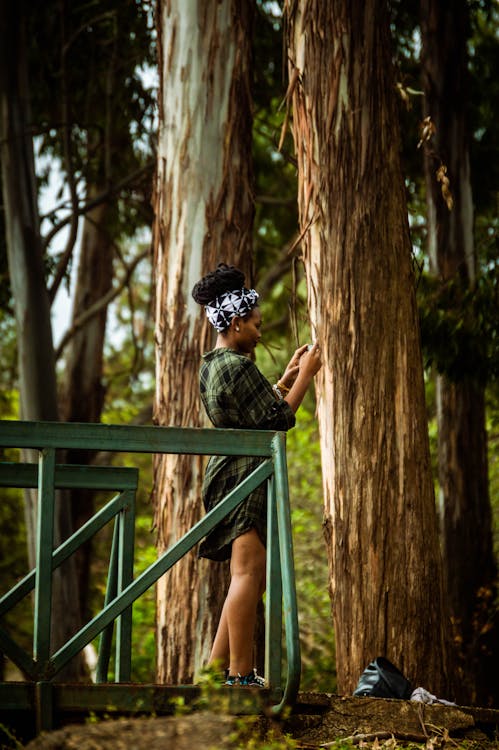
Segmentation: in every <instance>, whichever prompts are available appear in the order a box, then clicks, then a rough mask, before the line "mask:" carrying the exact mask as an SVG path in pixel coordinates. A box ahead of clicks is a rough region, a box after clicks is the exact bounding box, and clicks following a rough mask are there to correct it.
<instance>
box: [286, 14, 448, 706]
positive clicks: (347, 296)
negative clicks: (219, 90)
mask: <svg viewBox="0 0 499 750" xmlns="http://www.w3.org/2000/svg"><path fill="white" fill-rule="evenodd" d="M285 8H286V12H287V23H288V29H289V31H288V39H287V43H288V67H289V87H288V101H289V103H290V104H291V103H292V107H293V111H292V129H293V136H294V141H295V148H296V156H297V160H298V183H299V184H298V206H299V214H300V229H301V233H302V249H303V258H304V263H305V269H306V274H307V282H308V304H309V312H310V317H311V326H312V330H313V332H314V335H315V336H316V337H317V338H318V340H319V341H320V343H321V347H322V348H323V351H324V367H323V369H322V371H321V375H320V376H319V377H320V379H319V381H318V383H317V397H318V418H319V427H320V436H321V455H322V467H323V474H324V481H323V485H324V503H325V534H326V546H327V553H328V558H329V565H330V588H331V597H332V608H333V614H334V624H335V638H336V659H337V679H338V691H339V692H342V693H348V692H351V691H352V690H353V689H354V687H355V685H356V682H357V680H358V678H359V675H360V674H361V673H362V671H363V669H364V668H365V666H366V664H367V663H368V662H369V661H370V660H371V659H372V658H373V657H374V656H376V655H377V654H384V655H386V656H387V657H388V658H390V659H391V660H392V661H393V662H394V663H395V664H397V665H399V667H400V668H401V669H402V670H403V671H404V672H405V673H406V674H407V675H408V676H409V677H410V679H412V680H414V681H415V682H416V684H424V685H427V686H428V687H429V688H430V689H433V690H434V691H435V692H437V693H440V694H442V691H444V690H445V691H446V690H447V688H448V666H449V665H448V654H447V641H448V635H449V633H448V616H447V609H446V602H445V596H444V589H443V575H442V561H441V557H440V551H439V544H438V528H437V518H436V511H435V502H434V492H433V482H432V475H431V466H430V456H429V445H428V431H427V418H426V407H425V393H424V382H423V367H422V358H421V347H420V340H419V329H418V318H417V309H416V300H415V284H414V276H413V269H412V265H411V243H410V238H409V227H408V218H407V201H406V196H405V188H404V179H403V175H402V170H401V164H400V154H399V150H400V143H401V141H400V132H399V124H398V112H397V109H396V101H395V96H396V94H395V86H394V76H393V70H392V57H391V40H390V32H389V22H388V9H387V4H386V3H385V2H383V0H369V1H368V2H362V3H360V2H357V1H355V2H347V1H346V0H331V2H328V3H322V2H318V1H317V2H304V1H301V0H297V1H292V0H288V2H286V4H285Z"/></svg>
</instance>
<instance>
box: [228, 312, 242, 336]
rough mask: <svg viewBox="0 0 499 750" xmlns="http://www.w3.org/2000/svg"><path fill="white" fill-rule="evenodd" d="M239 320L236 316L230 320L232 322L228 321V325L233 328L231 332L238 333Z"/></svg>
mask: <svg viewBox="0 0 499 750" xmlns="http://www.w3.org/2000/svg"><path fill="white" fill-rule="evenodd" d="M240 320H241V318H239V317H238V316H237V315H236V317H235V318H232V320H231V321H230V325H231V327H232V328H233V330H234V331H235V332H236V333H239V321H240Z"/></svg>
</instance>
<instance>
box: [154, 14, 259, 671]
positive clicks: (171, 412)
mask: <svg viewBox="0 0 499 750" xmlns="http://www.w3.org/2000/svg"><path fill="white" fill-rule="evenodd" d="M252 12H253V10H252V3H251V2H249V0H244V2H242V3H241V2H236V0H222V2H217V0H209V1H208V2H206V1H203V2H201V0H199V1H198V2H191V3H187V4H186V3H184V2H182V1H181V0H174V2H160V3H158V9H157V28H158V49H159V67H160V97H159V105H160V107H159V108H160V132H159V141H158V164H157V179H156V191H155V215H156V219H155V227H154V274H155V288H156V301H155V304H156V311H155V343H156V393H155V407H154V410H155V416H154V418H155V421H156V423H158V424H161V425H169V424H170V425H176V426H191V427H196V426H205V425H206V422H205V416H204V413H202V411H201V403H200V399H199V394H198V369H199V365H200V359H201V354H202V353H203V352H205V351H207V350H208V349H210V348H211V346H212V344H213V338H212V332H211V330H209V326H208V323H207V321H206V319H205V318H204V316H203V315H202V313H201V311H200V308H199V306H198V305H197V304H196V303H195V302H194V300H193V299H192V297H191V294H190V293H191V289H192V287H193V285H194V284H195V282H196V281H197V280H198V279H199V278H200V277H201V276H202V275H203V274H204V273H206V272H207V271H208V270H211V269H212V268H214V267H215V265H216V264H217V263H218V262H220V261H226V262H232V263H234V264H236V265H238V266H239V267H241V268H242V269H243V270H245V271H246V272H247V278H248V281H251V265H250V264H251V260H250V259H251V233H252V222H253V214H254V207H253V194H252V170H251V162H250V156H251V98H250V81H251V49H250V38H251V37H250V30H251V26H252ZM203 467H204V459H203V458H201V457H189V456H164V457H161V456H158V457H156V459H155V465H154V504H155V522H156V528H157V531H158V554H161V553H162V552H163V551H164V550H165V549H166V548H167V547H168V546H169V545H170V544H171V543H172V542H173V541H175V539H177V538H178V537H180V536H181V535H182V534H183V533H185V532H186V531H187V530H188V529H189V528H191V527H192V526H193V524H194V523H195V522H196V521H197V520H198V519H199V518H200V517H201V514H202V504H201V483H202V476H203ZM226 573H227V566H222V565H219V564H216V563H211V562H208V561H205V560H203V561H199V560H198V559H197V558H196V556H195V552H192V553H191V554H190V555H187V556H186V557H185V558H184V559H183V560H182V561H181V562H180V563H178V565H177V566H175V568H174V569H173V570H172V571H171V572H170V573H169V574H167V575H166V576H164V577H163V578H162V579H161V580H160V581H159V582H158V585H157V642H158V679H159V680H160V681H162V682H166V683H178V682H189V681H192V679H193V677H194V674H195V673H196V671H198V670H199V668H200V667H202V666H203V665H204V663H206V660H207V656H208V654H209V650H210V648H211V643H212V640H213V637H214V633H215V629H216V626H217V624H218V617H219V613H220V610H221V606H222V603H223V599H224V596H225V590H226Z"/></svg>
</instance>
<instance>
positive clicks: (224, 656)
mask: <svg viewBox="0 0 499 750" xmlns="http://www.w3.org/2000/svg"><path fill="white" fill-rule="evenodd" d="M226 601H227V600H225V602H224V605H223V607H222V613H221V615H220V620H219V622H218V628H217V632H216V634H215V640H214V641H213V646H212V647H211V653H210V658H209V660H208V664H214V663H216V664H218V665H219V666H220V667H221V668H222V669H228V668H229V629H228V627H227V615H226V612H225V603H226Z"/></svg>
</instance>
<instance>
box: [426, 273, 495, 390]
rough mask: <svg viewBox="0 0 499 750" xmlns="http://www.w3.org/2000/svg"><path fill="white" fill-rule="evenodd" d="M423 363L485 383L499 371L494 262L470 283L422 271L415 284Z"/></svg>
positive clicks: (456, 376) (452, 375)
mask: <svg viewBox="0 0 499 750" xmlns="http://www.w3.org/2000/svg"><path fill="white" fill-rule="evenodd" d="M418 296H419V311H420V320H421V335H422V343H423V348H424V353H425V358H426V365H427V366H429V365H431V364H434V365H435V367H436V369H437V370H438V372H440V373H445V375H446V376H447V377H448V378H449V379H450V380H453V381H459V380H464V379H474V380H476V381H478V382H479V383H482V384H486V383H487V382H492V381H494V380H496V379H497V377H498V374H499V317H498V315H497V309H498V298H499V266H497V265H493V266H490V267H489V268H487V269H485V270H484V271H483V273H482V274H481V275H480V276H479V277H478V279H477V281H476V283H475V284H474V285H468V284H467V283H465V282H464V281H463V280H462V279H460V278H459V277H457V278H454V279H452V280H450V281H448V282H447V283H445V284H444V283H442V282H440V281H438V280H436V279H434V278H432V277H430V276H429V275H423V276H422V278H421V282H420V285H419V289H418Z"/></svg>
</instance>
